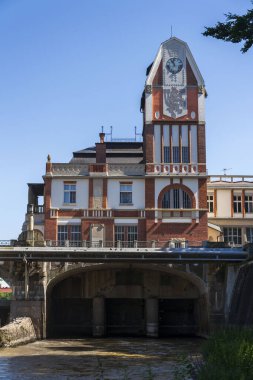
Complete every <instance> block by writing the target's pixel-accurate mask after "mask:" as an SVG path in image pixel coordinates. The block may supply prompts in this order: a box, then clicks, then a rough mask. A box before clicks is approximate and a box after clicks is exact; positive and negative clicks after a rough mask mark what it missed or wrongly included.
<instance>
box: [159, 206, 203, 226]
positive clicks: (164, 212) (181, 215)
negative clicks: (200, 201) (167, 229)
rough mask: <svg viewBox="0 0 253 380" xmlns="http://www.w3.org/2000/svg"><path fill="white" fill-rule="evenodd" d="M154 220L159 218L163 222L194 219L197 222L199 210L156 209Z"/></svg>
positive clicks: (179, 221)
mask: <svg viewBox="0 0 253 380" xmlns="http://www.w3.org/2000/svg"><path fill="white" fill-rule="evenodd" d="M155 219H156V221H158V220H161V221H162V222H163V223H192V221H193V220H196V223H198V222H199V210H196V209H178V208H176V209H175V208H174V209H156V211H155Z"/></svg>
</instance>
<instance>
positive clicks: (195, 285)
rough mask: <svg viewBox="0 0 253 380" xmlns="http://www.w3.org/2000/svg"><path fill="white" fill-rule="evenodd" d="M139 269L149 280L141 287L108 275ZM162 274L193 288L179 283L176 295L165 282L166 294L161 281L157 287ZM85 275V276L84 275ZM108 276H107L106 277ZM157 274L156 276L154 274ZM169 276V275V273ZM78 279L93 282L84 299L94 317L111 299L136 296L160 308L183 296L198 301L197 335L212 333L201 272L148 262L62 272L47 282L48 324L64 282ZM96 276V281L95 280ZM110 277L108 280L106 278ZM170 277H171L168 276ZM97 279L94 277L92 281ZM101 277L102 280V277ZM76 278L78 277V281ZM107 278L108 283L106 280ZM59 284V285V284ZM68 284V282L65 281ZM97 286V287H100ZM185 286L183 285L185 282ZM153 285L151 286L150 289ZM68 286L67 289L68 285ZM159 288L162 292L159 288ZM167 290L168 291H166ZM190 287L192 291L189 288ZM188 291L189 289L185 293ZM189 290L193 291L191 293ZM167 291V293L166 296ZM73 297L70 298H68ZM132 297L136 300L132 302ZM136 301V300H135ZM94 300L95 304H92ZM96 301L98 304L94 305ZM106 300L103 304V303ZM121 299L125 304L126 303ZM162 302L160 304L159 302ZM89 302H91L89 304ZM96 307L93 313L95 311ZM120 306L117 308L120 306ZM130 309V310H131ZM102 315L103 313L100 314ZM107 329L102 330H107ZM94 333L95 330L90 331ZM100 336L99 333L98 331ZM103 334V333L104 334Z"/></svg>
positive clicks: (196, 307)
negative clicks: (126, 284) (199, 273)
mask: <svg viewBox="0 0 253 380" xmlns="http://www.w3.org/2000/svg"><path fill="white" fill-rule="evenodd" d="M129 270H130V271H131V272H132V273H133V272H138V273H142V274H143V278H145V281H146V282H145V281H143V284H142V285H141V286H139V287H138V286H134V285H132V286H119V285H122V284H117V283H116V282H115V281H113V280H111V281H107V280H108V278H111V277H110V276H111V275H110V273H114V275H115V276H116V273H123V272H126V271H129ZM161 274H163V275H164V274H165V275H166V274H168V277H169V278H170V279H176V281H177V283H178V284H190V285H189V287H188V286H186V288H187V289H188V290H185V289H184V290H180V289H181V288H180V286H179V288H180V289H179V293H180V292H181V293H180V295H179V296H178V294H179V293H177V294H176V295H175V297H173V295H171V294H170V295H168V296H167V295H166V289H168V287H167V288H166V286H167V284H164V285H166V286H164V287H162V289H163V294H161V292H160V289H161V286H160V283H159V285H158V286H157V287H155V286H154V285H152V284H154V283H155V281H156V279H160V278H161ZM82 276H84V277H82ZM106 276H107V277H106ZM150 276H151V277H150ZM152 276H153V277H152ZM165 277H166V276H165ZM77 278H79V279H80V278H84V279H85V280H86V281H88V280H89V281H90V287H91V288H92V291H90V292H89V294H88V295H87V294H86V295H85V296H84V298H83V299H86V301H87V302H88V300H89V306H87V307H89V313H90V314H92V313H93V320H94V318H95V320H96V315H95V314H96V313H95V312H94V310H96V309H94V307H95V308H96V307H97V306H96V303H99V304H100V307H105V306H101V305H102V304H103V305H104V304H105V302H107V303H108V302H109V300H112V301H113V300H114V301H115V300H116V299H118V300H119V301H122V302H124V300H126V299H128V300H129V302H130V303H131V302H132V303H133V302H137V301H138V300H136V299H142V300H143V305H144V303H146V304H152V303H153V305H156V307H157V308H159V307H160V306H159V305H160V301H161V302H162V299H163V298H164V297H165V298H164V300H163V303H164V304H166V302H167V304H168V302H170V301H169V300H172V301H173V300H174V301H175V300H177V299H178V297H179V301H180V300H181V301H180V302H181V303H182V302H183V301H184V300H185V302H186V301H187V300H188V301H187V302H190V301H191V300H192V304H193V303H194V315H195V316H196V320H197V322H196V323H197V325H198V327H197V328H198V331H196V332H195V333H196V335H205V334H207V333H208V328H209V322H208V290H207V286H206V284H205V282H204V281H203V280H202V279H201V278H200V277H198V276H197V275H195V274H193V273H190V272H184V271H181V270H178V269H176V268H170V267H167V266H163V265H155V264H153V265H148V264H126V263H118V264H91V265H86V266H80V267H75V268H71V269H67V270H66V271H65V272H64V273H61V274H59V275H57V276H56V277H55V278H53V279H52V280H51V281H50V282H49V283H48V285H47V291H46V294H47V297H46V299H47V324H48V326H49V325H50V323H51V320H52V315H53V314H52V313H53V312H52V309H53V304H52V303H53V302H56V301H57V300H56V301H55V296H56V295H55V294H57V291H58V290H59V289H60V291H62V289H61V283H62V284H64V281H71V283H72V281H73V279H77ZM94 278H95V280H96V281H95V282H94ZM105 278H107V280H105ZM147 278H149V280H150V283H151V285H150V286H149V285H148V286H146V287H145V283H147ZM166 278H167V277H166ZM92 279H93V280H92ZM98 279H99V280H98ZM75 281H76V280H75ZM99 281H101V283H102V285H101V284H100V285H98V283H99ZM103 281H104V282H103ZM58 285H59V286H58ZM65 285H66V282H65ZM96 286H97V287H96ZM182 286H183V285H182ZM148 288H150V289H148ZM65 289H67V288H66V287H65ZM157 289H159V291H157ZM164 289H165V290H164ZM189 289H190V290H189ZM184 291H185V292H186V293H185V294H184ZM188 291H189V294H188V293H187V292H188ZM55 292H56V293H55ZM164 294H165V296H164ZM68 299H70V298H68ZM131 300H132V301H131ZM134 300H136V301H134ZM166 300H167V301H166ZM174 301H173V302H174ZM92 302H93V306H92ZM94 302H95V304H94ZM101 302H102V304H101ZM122 302H121V303H122ZM158 304H159V305H158ZM87 305H88V303H87ZM145 307H146V306H145V305H144V306H143V310H145ZM92 308H93V312H92ZM117 308H118V307H116V309H117ZM128 311H129V309H128ZM100 314H101V313H100ZM93 324H94V322H93ZM49 330H50V329H49V328H48V329H47V331H48V333H47V336H48V335H49V336H50V332H49ZM104 330H105V328H104V327H103V329H102V330H101V331H104ZM90 334H91V332H90ZM98 334H100V332H98ZM95 335H96V334H95ZM101 335H103V333H101Z"/></svg>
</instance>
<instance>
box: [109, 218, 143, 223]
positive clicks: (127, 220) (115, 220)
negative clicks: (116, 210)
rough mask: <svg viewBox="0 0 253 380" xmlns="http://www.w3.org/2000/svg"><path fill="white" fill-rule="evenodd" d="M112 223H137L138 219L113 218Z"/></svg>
mask: <svg viewBox="0 0 253 380" xmlns="http://www.w3.org/2000/svg"><path fill="white" fill-rule="evenodd" d="M114 224H138V219H134V218H132V219H131V218H115V219H114Z"/></svg>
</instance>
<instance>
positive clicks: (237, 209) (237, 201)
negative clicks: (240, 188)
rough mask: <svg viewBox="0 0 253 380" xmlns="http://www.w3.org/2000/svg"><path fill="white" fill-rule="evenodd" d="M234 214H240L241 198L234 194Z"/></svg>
mask: <svg viewBox="0 0 253 380" xmlns="http://www.w3.org/2000/svg"><path fill="white" fill-rule="evenodd" d="M233 206H234V212H235V213H238V212H242V196H241V195H237V194H235V195H234V197H233Z"/></svg>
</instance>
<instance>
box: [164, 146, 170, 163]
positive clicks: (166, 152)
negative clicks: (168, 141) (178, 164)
mask: <svg viewBox="0 0 253 380" xmlns="http://www.w3.org/2000/svg"><path fill="white" fill-rule="evenodd" d="M163 153H164V158H163V160H164V162H165V163H166V164H168V163H170V162H171V161H170V147H169V146H164V148H163Z"/></svg>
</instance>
